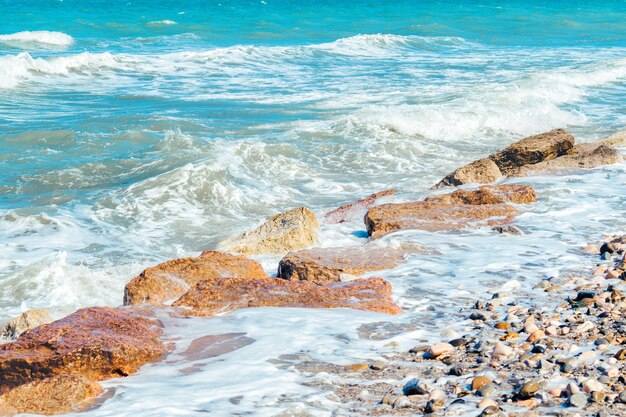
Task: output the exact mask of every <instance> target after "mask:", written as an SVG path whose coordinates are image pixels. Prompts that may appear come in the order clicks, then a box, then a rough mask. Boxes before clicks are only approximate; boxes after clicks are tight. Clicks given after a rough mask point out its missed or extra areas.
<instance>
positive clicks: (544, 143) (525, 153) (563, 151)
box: [489, 129, 574, 175]
mask: <svg viewBox="0 0 626 417" xmlns="http://www.w3.org/2000/svg"><path fill="white" fill-rule="evenodd" d="M573 147H574V137H573V136H572V135H571V134H569V133H568V132H567V131H566V130H564V129H554V130H551V131H549V132H545V133H540V134H538V135H534V136H529V137H527V138H524V139H522V140H519V141H517V142H515V143H513V144H511V145H510V146H508V147H506V148H504V149H502V150H501V151H499V152H496V153H494V154H491V155H490V156H489V159H491V160H492V161H493V162H495V163H496V165H497V166H498V168H500V172H502V174H504V175H510V174H511V173H512V172H513V171H515V169H517V168H519V167H522V166H524V165H533V164H538V163H539V162H543V161H547V160H550V159H554V158H557V157H559V156H561V155H567V154H569V153H571V150H572V148H573Z"/></svg>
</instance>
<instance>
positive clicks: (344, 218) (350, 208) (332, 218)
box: [324, 189, 396, 224]
mask: <svg viewBox="0 0 626 417" xmlns="http://www.w3.org/2000/svg"><path fill="white" fill-rule="evenodd" d="M395 194H396V190H394V189H390V190H384V191H379V192H377V193H374V194H371V195H369V196H367V197H365V198H362V199H360V200H358V201H356V202H354V203H348V204H344V205H342V206H340V207H339V208H336V209H335V210H332V211H329V212H328V213H326V214H325V215H324V220H325V221H326V223H330V224H337V223H344V222H349V221H355V220H361V219H362V218H363V216H364V215H365V213H366V212H367V209H368V208H370V207H372V206H374V205H375V204H376V203H377V202H378V200H380V199H381V198H383V197H388V196H392V195H395Z"/></svg>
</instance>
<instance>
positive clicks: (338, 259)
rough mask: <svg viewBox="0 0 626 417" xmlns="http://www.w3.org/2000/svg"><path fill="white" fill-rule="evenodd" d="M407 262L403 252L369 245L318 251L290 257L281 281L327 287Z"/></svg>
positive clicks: (282, 267)
mask: <svg viewBox="0 0 626 417" xmlns="http://www.w3.org/2000/svg"><path fill="white" fill-rule="evenodd" d="M403 261H404V256H403V252H402V251H400V250H394V249H389V248H381V247H378V246H375V245H371V244H367V245H362V246H354V247H342V248H315V249H308V250H303V251H298V252H291V253H289V254H287V256H285V257H284V258H283V259H282V260H281V261H280V264H279V265H278V277H279V278H284V279H289V280H303V281H311V282H314V283H316V284H327V283H330V282H338V281H341V280H342V276H345V275H346V274H347V275H361V274H364V273H366V272H372V271H380V270H383V269H390V268H393V267H395V266H396V265H398V264H399V263H402V262H403Z"/></svg>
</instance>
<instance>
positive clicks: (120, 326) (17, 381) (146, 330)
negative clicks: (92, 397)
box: [0, 307, 165, 393]
mask: <svg viewBox="0 0 626 417" xmlns="http://www.w3.org/2000/svg"><path fill="white" fill-rule="evenodd" d="M160 326H161V324H160V322H159V321H158V320H157V319H155V318H154V317H152V316H151V313H150V312H149V311H147V310H137V309H133V308H111V307H91V308H85V309H81V310H78V311H76V312H75V313H73V314H70V315H69V316H66V317H64V318H63V319H61V320H57V321H55V322H52V323H50V324H45V325H42V326H39V327H37V328H35V329H32V330H29V331H27V332H25V333H23V334H22V335H21V336H20V337H19V338H18V339H17V340H16V341H15V342H11V343H7V344H4V345H0V374H1V375H2V379H1V380H0V392H1V393H6V392H8V391H9V390H11V389H12V388H15V387H17V386H19V385H23V384H26V383H29V382H32V381H39V380H43V379H47V378H50V377H52V376H57V375H74V376H83V377H86V378H88V379H91V380H94V381H98V380H103V379H108V378H116V377H120V376H126V375H130V374H133V373H135V372H136V371H137V370H138V369H139V368H140V367H141V366H142V365H144V364H146V363H148V362H152V361H155V360H158V359H160V358H161V357H163V355H164V354H165V347H164V346H163V344H162V343H161V341H160V336H161V334H162V330H161V327H160Z"/></svg>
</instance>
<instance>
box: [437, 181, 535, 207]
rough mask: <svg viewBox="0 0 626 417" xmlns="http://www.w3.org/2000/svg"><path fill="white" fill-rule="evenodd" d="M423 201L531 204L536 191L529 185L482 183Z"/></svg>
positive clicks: (471, 203) (475, 203)
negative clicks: (475, 187)
mask: <svg viewBox="0 0 626 417" xmlns="http://www.w3.org/2000/svg"><path fill="white" fill-rule="evenodd" d="M425 201H431V202H440V203H442V204H470V205H483V204H503V203H515V204H531V203H534V202H535V201H537V192H536V191H535V189H534V188H533V187H531V186H530V185H522V184H508V185H507V184H505V185H483V186H481V187H479V188H478V189H475V190H456V191H454V192H452V193H449V194H443V195H436V196H431V197H428V198H426V199H425Z"/></svg>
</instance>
